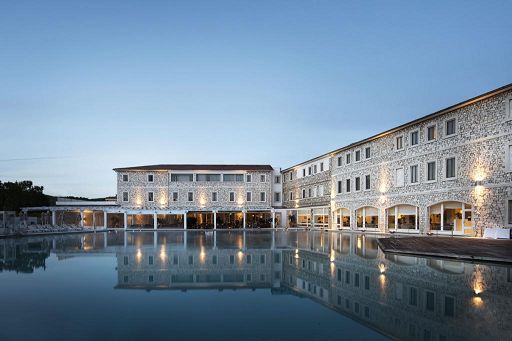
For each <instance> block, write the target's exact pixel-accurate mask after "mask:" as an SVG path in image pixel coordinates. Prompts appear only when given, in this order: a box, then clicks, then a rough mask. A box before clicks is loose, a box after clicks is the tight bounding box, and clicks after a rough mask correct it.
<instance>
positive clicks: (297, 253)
mask: <svg viewBox="0 0 512 341" xmlns="http://www.w3.org/2000/svg"><path fill="white" fill-rule="evenodd" d="M295 258H296V259H298V258H299V249H295Z"/></svg>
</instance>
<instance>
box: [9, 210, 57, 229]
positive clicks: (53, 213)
mask: <svg viewBox="0 0 512 341" xmlns="http://www.w3.org/2000/svg"><path fill="white" fill-rule="evenodd" d="M4 222H5V219H4ZM52 225H53V226H55V225H57V214H56V212H55V211H52Z"/></svg>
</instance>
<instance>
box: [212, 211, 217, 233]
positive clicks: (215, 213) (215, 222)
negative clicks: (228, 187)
mask: <svg viewBox="0 0 512 341" xmlns="http://www.w3.org/2000/svg"><path fill="white" fill-rule="evenodd" d="M213 229H214V230H216V229H217V211H213Z"/></svg>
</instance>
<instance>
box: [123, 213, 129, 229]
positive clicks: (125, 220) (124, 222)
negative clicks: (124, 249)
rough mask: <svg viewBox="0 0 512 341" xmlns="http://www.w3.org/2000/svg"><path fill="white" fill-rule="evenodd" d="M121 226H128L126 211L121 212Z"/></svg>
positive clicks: (125, 227)
mask: <svg viewBox="0 0 512 341" xmlns="http://www.w3.org/2000/svg"><path fill="white" fill-rule="evenodd" d="M123 228H124V229H125V230H126V229H127V228H128V214H127V213H126V211H125V212H124V213H123Z"/></svg>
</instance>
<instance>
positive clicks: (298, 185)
mask: <svg viewBox="0 0 512 341" xmlns="http://www.w3.org/2000/svg"><path fill="white" fill-rule="evenodd" d="M320 162H323V163H324V167H325V168H324V170H323V171H320V167H319V166H318V165H319V163H320ZM315 164H316V165H317V170H318V172H317V173H314V172H312V175H306V176H301V174H303V173H301V172H302V169H306V170H308V168H309V167H310V166H311V165H313V166H314V165H315ZM313 166H312V167H313ZM290 174H292V175H291V177H292V179H291V180H290ZM306 174H308V173H306ZM282 179H283V198H284V201H283V206H284V207H285V208H302V207H314V206H329V205H330V197H331V160H330V159H329V158H322V159H318V160H315V161H312V162H309V163H308V164H306V165H299V166H295V167H293V168H292V169H288V170H285V171H283V176H282ZM322 191H323V194H322ZM290 192H291V193H292V198H290ZM310 193H311V195H310ZM303 194H305V196H303Z"/></svg>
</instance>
